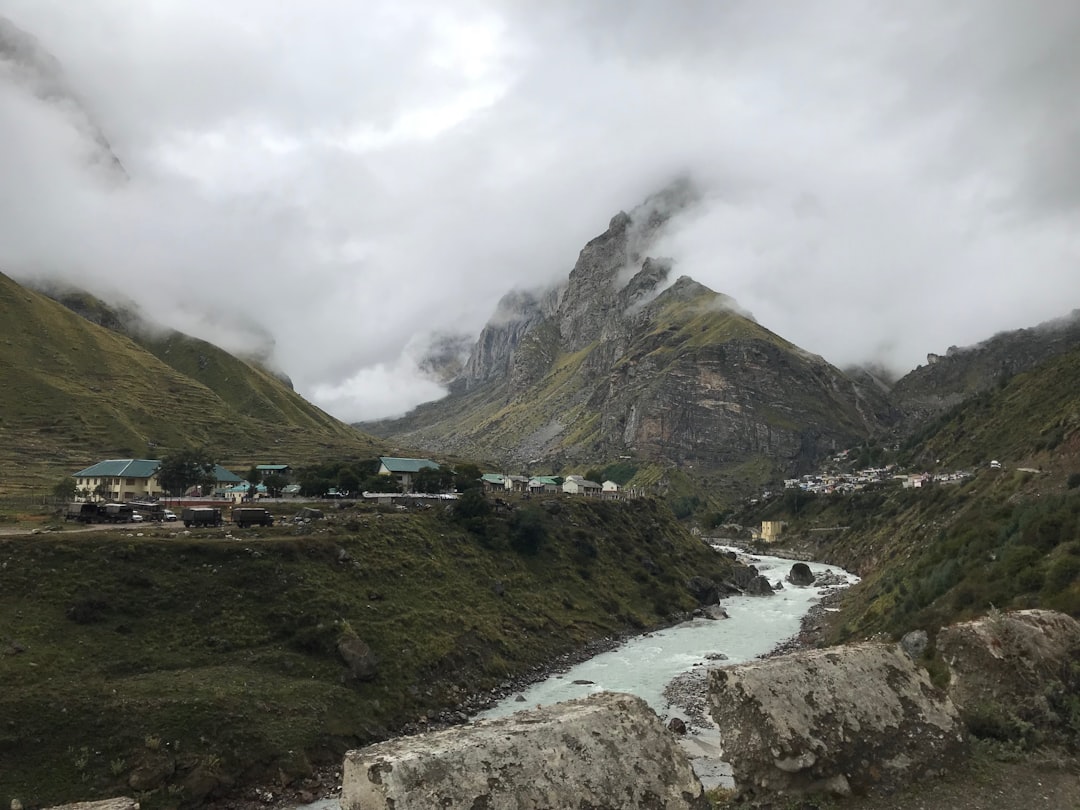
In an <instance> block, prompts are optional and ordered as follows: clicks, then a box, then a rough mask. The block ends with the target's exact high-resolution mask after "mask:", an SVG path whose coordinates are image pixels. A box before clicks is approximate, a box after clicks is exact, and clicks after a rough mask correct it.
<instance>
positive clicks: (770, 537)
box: [761, 520, 787, 543]
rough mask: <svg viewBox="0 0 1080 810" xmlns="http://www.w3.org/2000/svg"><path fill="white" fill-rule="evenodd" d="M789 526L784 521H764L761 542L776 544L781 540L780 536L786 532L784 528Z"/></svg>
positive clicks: (762, 522)
mask: <svg viewBox="0 0 1080 810" xmlns="http://www.w3.org/2000/svg"><path fill="white" fill-rule="evenodd" d="M785 525H787V524H785V523H784V521H782V520H763V521H761V540H762V542H765V543H775V542H776V541H777V540H779V539H780V535H781V534H783V532H784V526H785Z"/></svg>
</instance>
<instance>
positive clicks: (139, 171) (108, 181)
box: [0, 0, 1080, 420]
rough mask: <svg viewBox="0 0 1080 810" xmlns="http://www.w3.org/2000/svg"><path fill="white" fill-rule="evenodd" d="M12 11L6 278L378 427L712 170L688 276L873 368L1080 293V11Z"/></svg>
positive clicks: (5, 85)
mask: <svg viewBox="0 0 1080 810" xmlns="http://www.w3.org/2000/svg"><path fill="white" fill-rule="evenodd" d="M0 17H3V18H4V20H5V21H6V22H5V24H4V27H3V35H2V37H0V40H2V42H3V43H4V44H3V46H2V48H3V49H2V51H0V128H2V131H3V132H4V135H5V142H4V147H3V149H0V268H3V270H4V272H6V273H8V274H9V275H11V276H13V277H16V278H19V279H21V280H31V279H32V280H34V281H41V280H48V279H52V280H63V281H66V282H68V283H71V284H73V285H74V286H76V287H78V288H80V289H86V290H90V291H91V292H92V293H93V294H94V295H96V296H98V297H99V298H102V299H103V300H106V301H113V300H121V299H125V300H131V301H133V302H135V303H136V304H137V305H138V308H139V311H140V312H142V313H143V314H144V316H145V317H146V319H147V320H148V321H151V322H153V323H160V324H162V325H166V326H169V327H171V328H175V329H178V330H180V331H181V332H184V333H187V334H191V335H197V336H198V337H200V338H203V339H206V340H208V341H210V342H212V343H214V344H216V345H221V346H223V347H225V348H227V349H228V350H230V351H233V352H237V353H241V354H245V355H250V354H253V353H261V355H262V356H264V357H266V358H267V360H266V362H267V363H269V364H271V365H273V366H274V367H276V368H279V369H282V370H284V372H286V373H287V374H288V375H289V376H290V377H292V378H293V380H294V382H295V385H296V388H297V390H298V391H299V392H301V393H302V394H303V395H304V396H305V397H307V398H309V399H311V400H312V401H315V402H317V403H318V404H319V405H320V406H321V407H323V408H327V409H329V410H332V411H333V412H334V413H335V414H337V415H338V416H340V417H343V418H346V419H349V420H357V419H365V418H366V419H370V418H376V417H379V416H386V415H388V414H400V413H403V412H405V411H407V410H408V409H409V408H411V407H413V406H414V405H416V404H417V403H420V402H423V401H427V400H431V399H434V398H437V397H439V396H441V395H443V394H444V393H445V390H446V389H445V386H444V385H443V382H442V381H443V380H444V379H445V377H446V375H445V374H443V373H441V372H439V373H435V374H434V375H433V374H432V371H431V369H430V368H428V367H426V366H425V361H424V358H425V355H426V353H427V345H428V344H429V343H432V342H433V341H434V342H438V337H437V336H439V335H444V334H459V335H460V334H467V335H470V336H476V335H478V334H479V333H480V332H481V330H483V329H484V327H485V325H486V324H487V322H488V318H489V316H490V315H491V313H492V312H493V311H494V310H495V308H496V306H497V304H498V301H499V299H500V298H501V297H502V295H504V294H505V293H506V292H507V291H508V290H512V289H516V290H527V291H541V294H539V295H538V298H543V294H542V293H543V292H546V291H548V290H551V289H552V288H554V287H558V286H559V285H569V284H570V283H571V281H570V279H569V277H568V274H569V273H570V271H571V269H572V268H573V266H574V264H575V256H576V255H577V253H578V251H579V250H580V248H581V246H582V245H583V244H584V243H585V242H586V241H587V240H588V239H589V238H590V237H591V236H592V235H594V233H595V230H596V225H595V224H596V223H599V222H604V221H607V219H608V218H609V217H610V216H611V212H613V211H618V210H620V209H624V210H627V211H630V210H631V209H632V208H633V207H634V206H635V205H636V204H637V203H639V202H640V201H641V200H643V199H645V198H646V197H647V196H648V195H649V194H651V193H652V192H654V191H655V190H656V189H658V188H662V187H664V186H665V185H667V184H668V183H670V182H671V180H672V178H675V177H680V176H682V177H690V178H692V179H693V183H694V187H695V189H696V201H695V202H694V204H693V205H690V206H686V207H685V208H684V209H682V210H681V211H679V212H678V213H677V214H676V215H675V216H673V217H672V218H670V219H669V220H668V222H667V224H666V226H665V229H664V233H663V234H662V235H660V236H659V241H658V242H657V243H656V245H655V247H654V248H653V249H652V250H651V251H650V255H651V256H653V257H654V258H656V259H660V258H668V259H671V260H672V262H673V267H675V268H677V269H676V270H674V271H673V274H672V278H671V279H670V280H671V281H673V280H674V278H677V277H678V276H680V275H686V276H689V277H691V278H693V279H695V280H696V281H698V282H699V283H700V284H702V285H704V286H706V287H708V288H710V289H712V290H718V291H723V292H724V293H725V294H726V295H728V296H730V297H731V298H732V299H734V300H737V301H738V302H739V303H740V305H741V306H742V307H743V308H744V309H745V310H747V311H749V312H753V313H754V315H755V316H756V318H757V319H758V321H759V322H760V323H762V324H768V325H769V327H770V328H771V329H775V330H776V331H777V332H779V333H780V334H783V335H784V336H785V337H786V338H787V339H789V340H790V341H792V342H793V343H795V344H797V345H799V346H802V347H804V348H806V349H807V350H808V351H810V352H812V353H814V354H817V355H820V356H822V357H825V358H827V359H828V360H829V362H831V363H834V364H836V365H838V366H841V367H848V366H850V365H853V364H866V363H877V364H878V365H880V366H881V367H883V368H885V369H887V370H888V374H887V375H886V376H889V375H893V376H899V375H900V374H903V373H905V372H907V371H908V370H910V369H912V368H914V367H915V366H916V365H918V364H919V363H920V362H922V359H923V358H924V357H925V355H926V354H927V352H929V351H936V350H937V349H936V347H944V346H949V345H969V344H972V343H975V342H977V341H979V340H981V339H983V338H984V337H985V336H986V335H988V334H993V333H994V332H997V331H1001V330H1008V329H1017V328H1022V327H1025V326H1028V325H1030V324H1033V323H1038V322H1041V321H1044V320H1047V319H1048V318H1051V317H1054V316H1055V315H1057V314H1059V313H1060V312H1061V311H1063V310H1066V309H1069V308H1071V307H1072V306H1075V305H1076V303H1077V301H1080V275H1078V274H1077V273H1076V272H1075V269H1076V266H1077V259H1078V258H1080V257H1078V248H1077V245H1076V240H1075V237H1074V235H1073V228H1072V222H1073V221H1074V219H1075V216H1074V215H1075V212H1076V210H1077V207H1078V205H1080V184H1078V182H1077V177H1078V175H1077V174H1076V173H1075V172H1072V171H1069V170H1068V166H1069V165H1070V158H1069V155H1070V154H1071V150H1072V144H1073V141H1074V140H1075V137H1074V135H1075V132H1076V131H1077V125H1078V122H1077V113H1076V110H1075V105H1073V104H1072V103H1071V99H1073V98H1075V96H1076V91H1077V89H1078V88H1077V82H1078V81H1080V79H1078V78H1077V77H1080V69H1078V64H1077V56H1076V48H1075V41H1076V39H1077V36H1078V34H1080V11H1078V10H1077V9H1075V8H1073V7H1072V6H1071V5H1070V4H1053V5H1052V7H1047V8H1044V9H1041V11H1040V13H1039V14H1029V13H1021V12H1020V11H1018V6H1016V4H1014V3H1011V2H1007V0H986V1H985V2H983V1H982V0H980V1H979V2H976V1H975V0H961V2H959V3H955V4H952V5H950V6H949V8H948V10H947V11H943V10H942V8H941V6H940V4H939V3H930V2H924V1H923V0H917V1H916V2H913V3H905V4H902V5H896V4H887V3H883V2H871V3H869V4H865V5H861V6H859V7H857V8H852V7H851V6H850V4H847V3H843V2H842V0H836V2H832V0H829V2H826V4H825V6H820V7H817V8H815V9H811V8H810V7H806V8H803V7H801V6H798V7H792V8H786V9H784V11H783V13H779V12H777V11H776V10H775V9H772V8H770V7H768V6H765V5H761V4H753V3H743V2H734V3H724V4H715V5H710V4H696V5H690V6H687V7H686V8H682V9H677V10H674V11H673V10H671V9H666V8H661V7H659V6H657V7H656V8H652V7H648V8H635V9H634V10H633V12H630V11H628V10H627V9H626V8H623V7H622V6H618V5H613V4H607V3H604V2H601V3H599V4H593V5H589V6H588V7H583V6H582V7H579V6H575V5H573V4H548V5H541V6H536V7H532V6H527V5H522V4H506V3H501V2H497V1H491V2H488V0H481V2H478V3H470V4H466V5H465V6H459V5H453V6H447V5H446V4H443V3H436V2H434V1H433V0H417V2H414V3H409V4H408V5H407V6H402V5H401V4H398V3H392V2H389V0H375V1H374V2H371V3H365V4H363V6H362V7H361V6H358V5H356V4H352V3H345V2H336V1H335V0H328V1H327V2H325V3H320V4H319V5H318V6H317V7H315V8H310V9H304V10H300V9H298V8H294V7H292V6H291V5H289V4H284V5H281V6H275V7H272V8H268V7H267V6H266V5H265V4H263V3H256V2H254V0H236V2H233V3H229V4H226V5H224V6H222V5H221V4H211V3H206V2H203V1H202V0H193V2H190V3H183V4H165V5H160V6H155V7H154V12H153V13H144V12H143V11H141V10H139V9H136V8H134V7H133V6H131V5H130V4H123V3H115V2H110V0H84V1H83V2H79V3H68V4H55V3H43V2H38V0H0ZM373 77H378V80H375V79H374V78H373ZM118 167H119V168H118ZM121 169H122V172H121ZM125 174H126V176H127V179H126V180H124V179H123V176H124V175H125ZM631 252H632V250H631ZM640 269H641V268H640V265H628V266H627V268H623V270H625V271H626V272H635V273H636V272H638V271H639V270H640ZM614 272H616V273H618V272H620V271H619V270H615V271H614ZM622 280H623V281H628V280H629V278H628V277H627V278H626V279H622ZM573 298H575V299H576V296H574V297H573ZM589 328H590V327H588V325H585V328H584V331H582V332H581V334H580V336H579V337H580V339H581V340H582V341H586V340H588V339H590V336H589ZM436 353H437V352H436Z"/></svg>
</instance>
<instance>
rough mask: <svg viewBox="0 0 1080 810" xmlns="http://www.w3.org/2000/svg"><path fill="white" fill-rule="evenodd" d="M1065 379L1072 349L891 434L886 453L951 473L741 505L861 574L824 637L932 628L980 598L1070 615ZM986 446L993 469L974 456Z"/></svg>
mask: <svg viewBox="0 0 1080 810" xmlns="http://www.w3.org/2000/svg"><path fill="white" fill-rule="evenodd" d="M1078 386H1080V352H1077V351H1074V352H1071V353H1069V354H1065V355H1062V356H1060V357H1056V358H1054V359H1052V360H1050V361H1049V362H1047V363H1045V364H1043V365H1042V366H1040V367H1039V368H1037V369H1035V370H1033V371H1030V372H1027V373H1024V374H1019V375H1016V376H1015V377H1013V378H1011V379H1010V380H1008V381H1007V382H1005V383H1003V384H1001V385H1000V386H999V387H998V388H996V389H995V390H994V391H992V392H989V393H985V394H981V395H978V396H976V397H974V398H972V399H971V400H970V401H968V402H966V403H964V404H963V405H961V406H959V407H957V408H954V409H953V410H952V411H950V412H949V413H947V414H944V415H943V416H942V417H940V418H939V419H937V420H936V421H935V422H933V423H931V425H929V426H928V427H927V428H926V429H925V430H924V431H923V432H922V433H921V434H919V435H917V436H915V437H913V438H912V439H911V440H909V441H908V442H907V443H905V445H904V447H903V448H902V450H901V453H900V457H901V459H902V460H906V461H907V463H908V465H911V466H912V467H913V468H914V469H924V468H925V469H931V470H936V471H948V470H955V469H957V468H960V467H962V466H967V465H972V469H974V470H975V472H976V474H975V475H974V477H973V478H971V479H968V480H966V481H964V482H963V483H947V484H945V483H934V484H929V485H927V486H926V487H924V488H921V489H902V488H901V487H900V486H899V483H898V482H897V483H896V484H895V485H893V486H883V487H878V488H874V489H867V490H864V491H861V492H856V493H854V494H852V495H849V496H841V495H833V496H817V497H814V496H810V495H807V494H806V493H803V492H800V491H798V490H789V491H786V492H785V493H784V496H783V497H782V498H781V499H779V500H777V501H774V502H773V503H771V504H770V505H768V506H767V507H765V508H764V509H762V510H761V511H760V512H758V513H755V514H754V515H753V518H754V519H758V518H762V519H772V520H786V521H788V523H789V525H788V528H787V530H786V533H787V535H788V537H789V538H790V539H791V540H792V541H793V542H794V541H796V540H797V541H799V542H801V543H802V544H803V545H804V546H805V547H806V548H807V549H808V550H812V552H811V553H814V554H817V555H820V556H821V557H822V558H825V559H828V560H829V561H835V562H837V563H839V564H841V565H844V566H846V567H849V568H852V569H854V570H857V571H858V572H859V573H860V574H863V575H864V580H863V582H862V583H861V584H860V585H859V586H858V587H856V588H853V589H851V591H850V592H849V593H848V594H847V596H846V597H845V602H844V605H843V609H842V611H841V612H840V613H838V614H834V615H833V618H834V622H833V638H834V639H835V640H847V639H850V638H856V637H864V636H868V635H872V634H874V633H880V632H884V633H888V634H890V635H893V636H898V635H900V634H902V633H904V632H906V631H908V630H911V629H914V628H917V627H922V628H925V629H927V630H931V631H932V630H934V629H936V627H938V626H941V625H944V624H948V623H951V622H953V621H956V620H959V619H963V618H968V617H971V616H974V615H979V614H982V613H985V612H987V611H988V610H990V609H991V608H999V609H1006V608H1021V607H1045V608H1051V609H1055V610H1060V611H1063V612H1066V613H1069V614H1072V615H1074V616H1080V411H1078V410H1077V409H1078V405H1077V400H1076V397H1075V392H1076V390H1078ZM991 459H997V460H1000V461H1001V462H1002V464H1003V466H1004V469H990V468H988V466H987V462H989V461H990V460H991ZM915 465H919V466H915ZM922 465H925V466H922ZM837 527H840V528H837ZM815 529H816V530H817V531H812V530H815ZM829 529H831V530H829Z"/></svg>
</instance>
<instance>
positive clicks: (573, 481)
mask: <svg viewBox="0 0 1080 810" xmlns="http://www.w3.org/2000/svg"><path fill="white" fill-rule="evenodd" d="M602 490H603V487H601V486H600V485H599V484H598V483H596V482H595V481H587V480H586V479H585V478H584V477H582V476H580V475H568V476H567V477H566V480H565V481H563V485H562V491H563V492H565V493H566V494H567V495H586V496H592V497H595V496H598V495H600V493H601V492H602Z"/></svg>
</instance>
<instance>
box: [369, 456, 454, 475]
mask: <svg viewBox="0 0 1080 810" xmlns="http://www.w3.org/2000/svg"><path fill="white" fill-rule="evenodd" d="M379 462H380V463H381V464H382V465H383V466H384V467H386V469H388V470H389V471H390V472H392V473H414V472H420V470H423V469H432V470H437V469H439V465H438V464H436V463H435V462H434V461H432V460H431V459H427V458H393V457H392V456H380V458H379Z"/></svg>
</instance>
